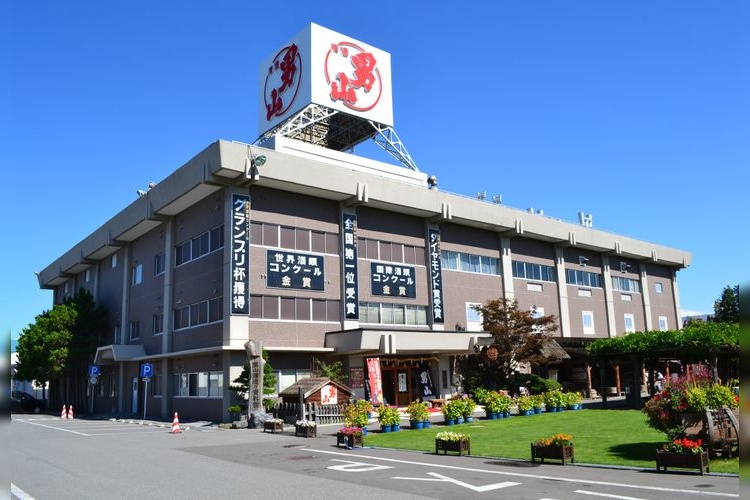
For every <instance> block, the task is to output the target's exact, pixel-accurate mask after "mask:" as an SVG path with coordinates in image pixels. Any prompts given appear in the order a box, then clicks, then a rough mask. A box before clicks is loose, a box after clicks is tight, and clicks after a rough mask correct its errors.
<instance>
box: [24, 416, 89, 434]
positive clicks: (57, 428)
mask: <svg viewBox="0 0 750 500" xmlns="http://www.w3.org/2000/svg"><path fill="white" fill-rule="evenodd" d="M14 422H22V423H24V424H28V425H38V426H39V427H46V428H47V429H53V430H56V431H62V432H70V433H72V434H78V435H79V436H86V437H88V436H90V435H91V434H85V433H83V432H78V431H72V430H70V429H63V428H61V427H56V426H54V425H44V424H39V423H37V422H29V421H28V420H22V419H15V420H14Z"/></svg>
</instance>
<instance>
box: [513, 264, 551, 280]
mask: <svg viewBox="0 0 750 500" xmlns="http://www.w3.org/2000/svg"><path fill="white" fill-rule="evenodd" d="M512 265H513V277H514V278H521V279H527V280H539V281H551V282H555V281H556V280H555V268H554V267H552V266H545V265H542V264H533V263H531V262H522V261H520V260H514V261H513V262H512Z"/></svg>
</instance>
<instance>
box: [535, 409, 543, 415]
mask: <svg viewBox="0 0 750 500" xmlns="http://www.w3.org/2000/svg"><path fill="white" fill-rule="evenodd" d="M540 413H542V409H541V408H534V415H539V414H540Z"/></svg>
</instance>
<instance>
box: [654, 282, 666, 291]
mask: <svg viewBox="0 0 750 500" xmlns="http://www.w3.org/2000/svg"><path fill="white" fill-rule="evenodd" d="M654 291H655V292H656V293H664V285H662V284H661V283H660V282H658V281H657V282H656V283H654Z"/></svg>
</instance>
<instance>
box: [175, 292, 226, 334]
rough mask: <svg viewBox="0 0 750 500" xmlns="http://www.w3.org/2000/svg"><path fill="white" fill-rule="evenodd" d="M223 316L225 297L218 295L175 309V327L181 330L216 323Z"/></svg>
mask: <svg viewBox="0 0 750 500" xmlns="http://www.w3.org/2000/svg"><path fill="white" fill-rule="evenodd" d="M223 318H224V311H223V297H216V298H213V299H211V300H203V301H201V302H196V303H195V304H190V305H189V306H185V307H180V308H179V309H175V310H174V329H175V330H180V329H182V328H190V327H194V326H200V325H206V324H209V323H215V322H217V321H221V320H222V319H223Z"/></svg>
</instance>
